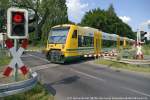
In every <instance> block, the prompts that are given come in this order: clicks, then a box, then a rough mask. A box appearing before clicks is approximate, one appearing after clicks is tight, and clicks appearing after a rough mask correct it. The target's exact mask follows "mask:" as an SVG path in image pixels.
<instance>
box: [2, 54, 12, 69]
mask: <svg viewBox="0 0 150 100" xmlns="http://www.w3.org/2000/svg"><path fill="white" fill-rule="evenodd" d="M10 59H11V58H10V57H4V58H3V59H2V58H0V71H2V69H3V68H4V65H7V64H8V63H9V62H10Z"/></svg>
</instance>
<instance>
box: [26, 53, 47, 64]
mask: <svg viewBox="0 0 150 100" xmlns="http://www.w3.org/2000/svg"><path fill="white" fill-rule="evenodd" d="M28 55H29V56H32V57H34V58H38V59H40V60H43V61H45V62H48V63H50V61H48V60H47V59H45V58H41V57H38V56H35V55H32V54H28Z"/></svg>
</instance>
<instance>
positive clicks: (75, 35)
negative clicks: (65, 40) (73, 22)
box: [72, 30, 77, 38]
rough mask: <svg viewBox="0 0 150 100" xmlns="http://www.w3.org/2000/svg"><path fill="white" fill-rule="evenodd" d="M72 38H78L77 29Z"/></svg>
mask: <svg viewBox="0 0 150 100" xmlns="http://www.w3.org/2000/svg"><path fill="white" fill-rule="evenodd" d="M72 38H77V30H74V32H73V34H72Z"/></svg>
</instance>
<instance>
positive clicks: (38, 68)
mask: <svg viewBox="0 0 150 100" xmlns="http://www.w3.org/2000/svg"><path fill="white" fill-rule="evenodd" d="M56 66H58V64H46V65H42V66H35V67H33V68H32V70H33V71H39V70H43V69H47V68H53V67H56Z"/></svg>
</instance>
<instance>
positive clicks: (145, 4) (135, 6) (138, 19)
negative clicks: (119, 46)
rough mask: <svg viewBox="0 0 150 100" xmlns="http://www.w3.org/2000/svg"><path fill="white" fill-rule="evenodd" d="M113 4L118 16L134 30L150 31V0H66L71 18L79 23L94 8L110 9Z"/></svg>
mask: <svg viewBox="0 0 150 100" xmlns="http://www.w3.org/2000/svg"><path fill="white" fill-rule="evenodd" d="M110 4H113V6H114V9H115V12H116V14H117V16H118V17H119V18H120V19H121V20H122V21H123V22H125V23H127V24H128V25H129V26H130V27H131V28H132V30H133V31H137V29H139V28H140V29H141V30H145V31H150V29H148V23H149V24H150V0H66V5H67V7H68V17H69V20H71V21H73V22H75V23H79V22H80V21H81V19H82V18H83V16H84V14H85V13H86V12H88V11H89V10H92V9H94V8H100V9H105V10H106V9H108V7H109V5H110Z"/></svg>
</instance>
